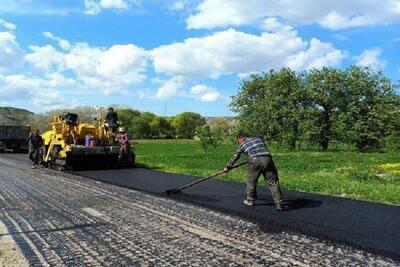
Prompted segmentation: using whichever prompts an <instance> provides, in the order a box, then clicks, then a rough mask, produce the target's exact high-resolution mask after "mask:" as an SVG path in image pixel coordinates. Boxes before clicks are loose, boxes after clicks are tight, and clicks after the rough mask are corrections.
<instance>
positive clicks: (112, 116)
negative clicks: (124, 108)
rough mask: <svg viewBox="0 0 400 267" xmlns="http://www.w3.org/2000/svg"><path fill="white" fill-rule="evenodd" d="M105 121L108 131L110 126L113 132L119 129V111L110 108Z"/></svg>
mask: <svg viewBox="0 0 400 267" xmlns="http://www.w3.org/2000/svg"><path fill="white" fill-rule="evenodd" d="M105 122H106V131H108V128H111V130H112V132H113V133H115V132H116V131H117V127H118V124H117V123H118V114H117V112H115V111H114V109H113V108H112V107H109V108H108V112H107V115H106V121H105Z"/></svg>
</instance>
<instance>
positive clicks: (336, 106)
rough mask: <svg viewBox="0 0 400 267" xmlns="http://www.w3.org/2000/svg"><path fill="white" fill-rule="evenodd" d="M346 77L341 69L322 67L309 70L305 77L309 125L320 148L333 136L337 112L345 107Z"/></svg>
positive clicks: (324, 146) (327, 144)
mask: <svg viewBox="0 0 400 267" xmlns="http://www.w3.org/2000/svg"><path fill="white" fill-rule="evenodd" d="M346 87H347V82H346V77H345V75H344V73H343V72H342V71H341V70H337V69H334V68H322V69H314V70H311V71H310V73H309V74H308V75H307V78H306V88H307V95H308V99H307V102H309V104H311V105H310V107H311V108H312V111H310V114H312V117H311V118H309V119H311V121H312V124H311V125H310V126H312V127H315V131H316V132H315V136H314V140H315V141H316V142H318V143H319V145H320V147H321V149H322V150H327V149H328V146H329V142H330V141H331V140H332V139H333V138H335V136H334V129H333V128H334V124H335V121H336V119H337V116H338V114H339V113H340V112H341V111H342V109H343V108H345V107H346V100H347V97H346Z"/></svg>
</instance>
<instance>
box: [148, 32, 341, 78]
mask: <svg viewBox="0 0 400 267" xmlns="http://www.w3.org/2000/svg"><path fill="white" fill-rule="evenodd" d="M150 53H151V56H152V58H153V62H154V68H155V71H156V72H157V73H166V74H169V75H172V76H181V77H191V78H203V77H211V78H218V77H219V76H220V75H225V74H238V75H246V74H249V73H255V72H260V71H265V70H268V69H271V68H273V69H277V68H281V67H282V66H285V65H291V66H293V67H295V68H308V67H320V66H322V65H330V66H331V65H337V64H339V63H340V60H341V59H342V58H343V57H344V53H343V52H342V51H340V50H337V49H335V48H333V46H332V45H331V44H329V43H322V42H320V41H318V40H317V39H313V40H312V41H311V44H308V43H307V42H306V41H304V40H302V39H301V38H300V37H299V36H298V34H297V32H296V31H293V30H285V31H280V32H269V33H266V32H265V33H262V34H261V35H253V34H248V33H244V32H240V31H236V30H234V29H228V30H226V31H222V32H217V33H214V34H212V35H209V36H205V37H197V38H189V39H186V40H184V41H183V42H180V43H173V44H169V45H164V46H160V47H158V48H156V49H154V50H152V51H151V52H150Z"/></svg>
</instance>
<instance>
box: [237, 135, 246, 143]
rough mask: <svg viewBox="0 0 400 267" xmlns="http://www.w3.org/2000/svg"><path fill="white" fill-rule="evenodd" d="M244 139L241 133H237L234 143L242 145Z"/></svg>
mask: <svg viewBox="0 0 400 267" xmlns="http://www.w3.org/2000/svg"><path fill="white" fill-rule="evenodd" d="M245 139H246V135H245V134H244V133H243V132H239V133H238V134H237V135H236V141H237V142H238V144H241V143H243V142H244V140H245Z"/></svg>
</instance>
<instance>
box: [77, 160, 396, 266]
mask: <svg viewBox="0 0 400 267" xmlns="http://www.w3.org/2000/svg"><path fill="white" fill-rule="evenodd" d="M78 173H79V174H80V175H82V176H86V177H90V178H93V179H96V180H100V181H103V182H107V183H112V184H115V185H119V186H124V187H127V188H132V189H137V190H141V191H145V192H148V193H153V194H156V195H160V196H165V190H167V189H171V188H176V187H179V186H181V185H184V184H186V183H189V182H192V181H194V180H195V179H197V178H196V177H192V176H186V175H178V174H171V173H163V172H159V171H154V170H147V169H141V168H136V169H125V170H106V171H83V172H78ZM244 192H245V185H244V184H238V183H230V182H224V181H220V180H208V181H205V182H203V183H200V184H197V185H195V186H193V187H191V188H188V189H186V190H184V191H183V192H182V193H180V194H177V195H173V196H171V197H172V198H174V199H177V200H180V201H184V202H189V203H194V204H196V205H201V206H203V207H206V208H210V209H213V210H218V211H223V212H226V213H228V214H232V215H236V216H240V217H241V218H245V219H249V220H252V221H253V222H256V223H257V224H258V225H259V226H261V228H262V229H264V230H265V231H268V232H279V231H291V230H292V231H296V232H300V233H303V234H308V235H313V236H318V237H323V238H327V239H330V240H335V241H341V242H346V243H348V244H351V245H354V246H358V247H361V248H364V249H367V250H370V251H374V252H377V253H381V254H383V255H387V256H391V257H395V258H400V207H398V206H392V205H382V204H375V203H370V202H365V201H354V200H349V199H342V198H335V197H327V196H321V195H315V194H306V193H298V192H284V197H285V199H286V200H287V201H288V203H289V207H290V210H289V211H287V212H277V211H275V208H274V205H273V202H272V198H271V197H270V194H269V191H268V190H265V187H264V186H263V187H262V188H261V187H260V186H259V188H258V192H259V201H257V205H256V206H253V207H248V206H245V205H243V204H242V201H243V198H244Z"/></svg>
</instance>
